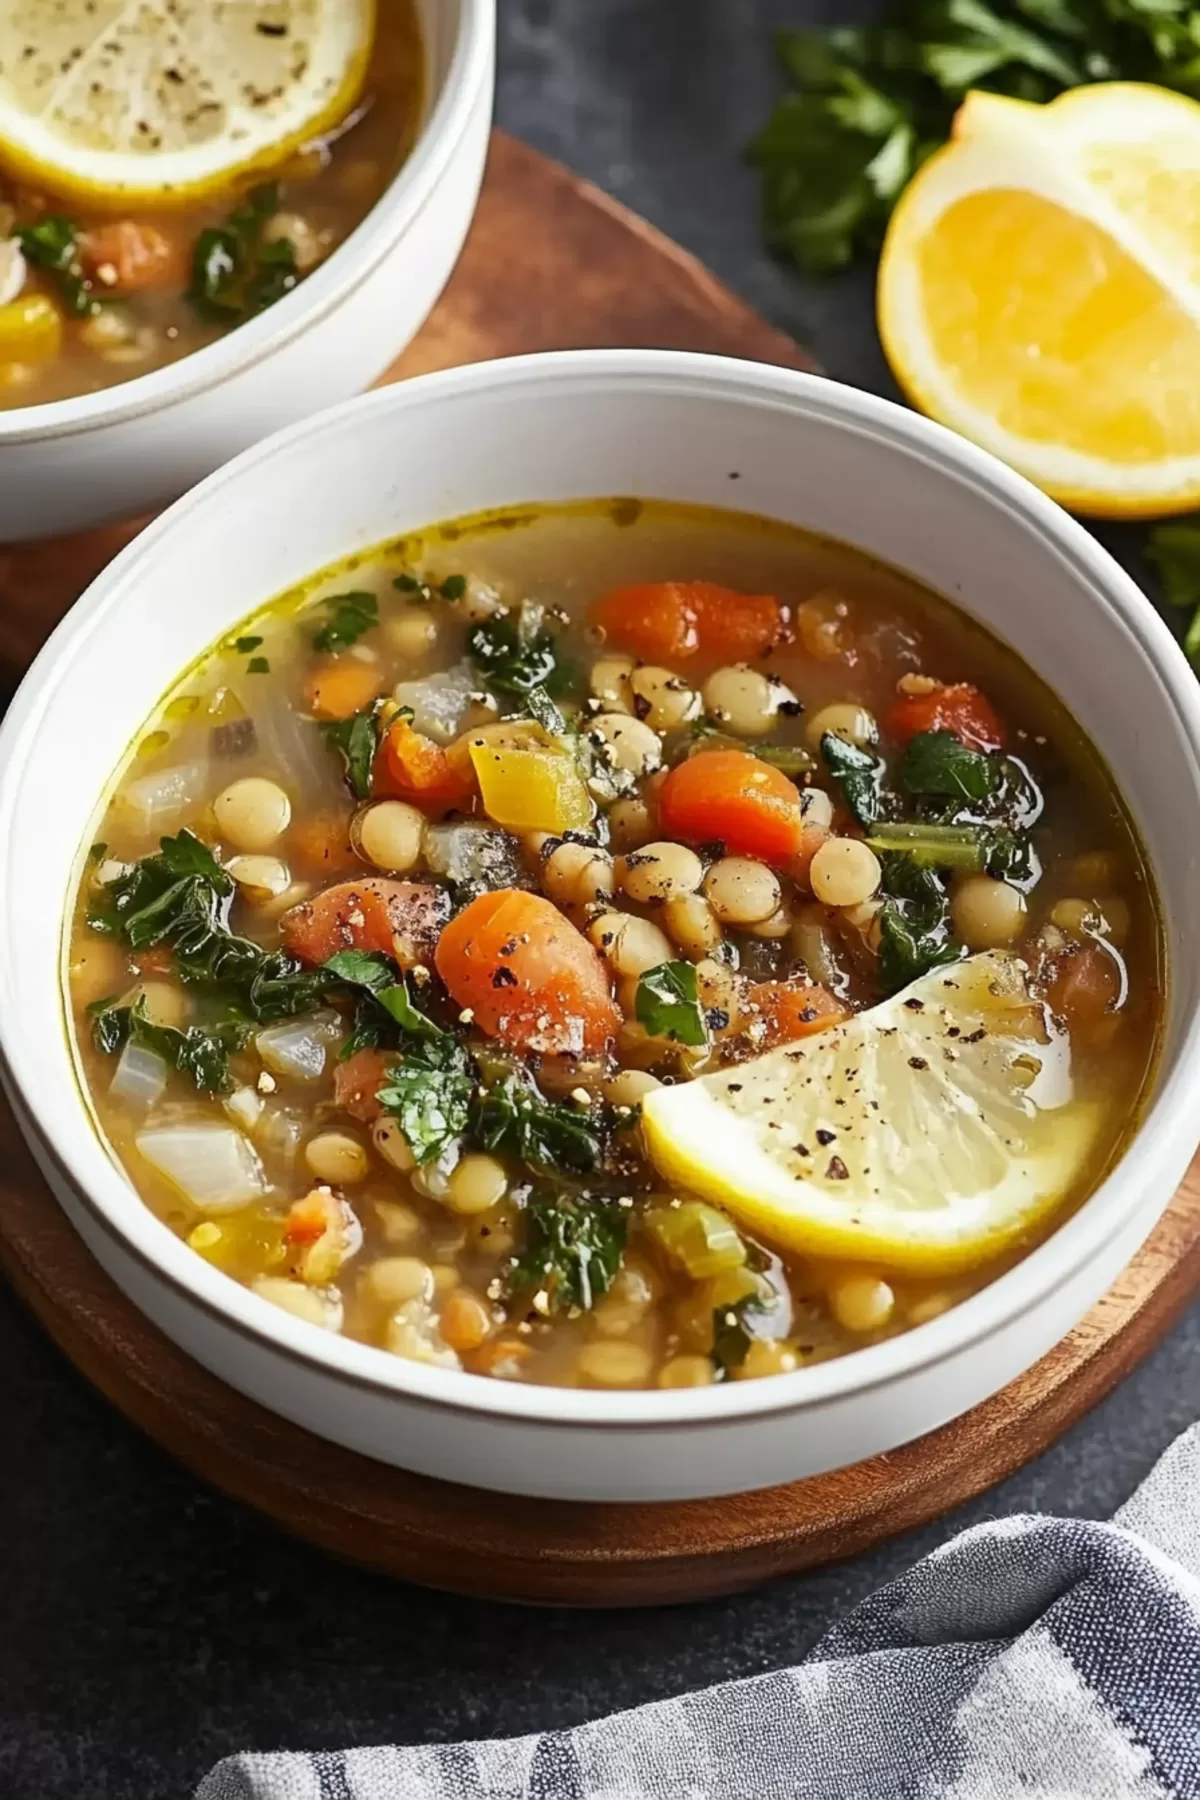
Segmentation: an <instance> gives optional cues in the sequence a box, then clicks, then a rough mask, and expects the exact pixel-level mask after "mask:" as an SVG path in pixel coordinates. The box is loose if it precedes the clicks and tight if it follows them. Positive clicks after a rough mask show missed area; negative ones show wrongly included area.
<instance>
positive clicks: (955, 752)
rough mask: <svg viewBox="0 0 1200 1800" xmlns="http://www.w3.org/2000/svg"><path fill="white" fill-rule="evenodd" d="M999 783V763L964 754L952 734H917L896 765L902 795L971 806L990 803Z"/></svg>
mask: <svg viewBox="0 0 1200 1800" xmlns="http://www.w3.org/2000/svg"><path fill="white" fill-rule="evenodd" d="M1002 780H1003V768H1002V765H1001V763H1000V761H999V760H997V759H996V758H994V757H991V756H985V755H984V753H983V752H982V751H980V750H968V749H967V747H966V745H965V744H964V743H963V742H962V741H961V739H959V738H957V737H956V736H955V735H954V733H953V732H952V731H919V732H918V733H917V734H916V736H915V737H914V738H913V739H912V740H911V742H910V743H909V746H908V749H907V750H906V751H905V753H904V760H903V762H902V763H901V764H900V784H901V786H902V787H903V789H904V791H905V792H906V793H908V794H913V795H918V796H920V795H933V796H936V797H938V798H942V799H947V800H962V801H966V802H967V803H968V804H970V805H974V806H979V805H983V804H985V803H986V802H987V801H989V800H991V799H992V798H993V797H994V796H995V794H996V792H997V790H998V789H999V787H1000V784H1001V782H1002Z"/></svg>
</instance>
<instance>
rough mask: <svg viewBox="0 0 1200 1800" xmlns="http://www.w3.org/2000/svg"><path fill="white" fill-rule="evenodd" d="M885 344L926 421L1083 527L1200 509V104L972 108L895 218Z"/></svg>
mask: <svg viewBox="0 0 1200 1800" xmlns="http://www.w3.org/2000/svg"><path fill="white" fill-rule="evenodd" d="M878 314H879V328H880V333H881V335H882V338H883V342H884V347H885V349H886V351H887V354H888V359H889V361H890V362H891V365H892V368H893V370H894V372H895V374H896V378H897V380H898V381H899V382H900V383H901V385H902V387H903V388H904V389H905V391H906V392H907V394H908V396H909V398H910V399H911V400H912V401H913V402H914V403H915V404H916V405H918V406H919V407H920V408H921V409H922V410H923V411H924V412H927V413H929V414H930V415H931V416H932V417H934V418H936V419H939V420H941V422H942V423H943V424H946V425H950V426H952V427H953V428H954V429H955V430H957V431H960V432H962V433H963V435H964V436H966V437H969V438H972V439H974V440H975V442H976V443H979V444H982V445H984V447H985V448H986V449H988V450H991V451H993V452H994V453H995V454H996V455H997V456H1000V457H1002V458H1003V459H1004V461H1005V462H1007V463H1009V464H1011V465H1012V466H1013V467H1014V468H1016V469H1019V470H1020V471H1021V472H1022V473H1023V474H1025V475H1028V476H1029V477H1030V478H1031V479H1032V480H1034V481H1036V482H1037V483H1038V485H1039V486H1040V487H1042V488H1044V489H1045V490H1046V492H1047V493H1050V494H1053V495H1054V496H1055V497H1056V498H1057V499H1059V500H1062V501H1063V502H1064V503H1065V504H1067V505H1070V506H1073V507H1075V508H1076V509H1077V510H1078V511H1080V512H1087V513H1094V514H1101V515H1110V516H1114V517H1117V516H1137V515H1151V514H1161V513H1167V512H1176V511H1183V510H1186V509H1188V508H1190V507H1193V506H1195V505H1196V504H1197V503H1198V502H1200V104H1197V103H1196V102H1195V101H1193V100H1190V99H1187V98H1185V97H1183V96H1182V95H1179V94H1173V93H1169V92H1167V91H1166V90H1165V89H1162V88H1156V87H1151V86H1148V85H1144V84H1140V83H1136V82H1111V83H1103V84H1098V85H1096V86H1093V87H1081V88H1075V89H1073V90H1071V91H1070V92H1068V93H1065V94H1062V95H1060V96H1059V98H1058V99H1056V100H1054V101H1052V102H1051V103H1050V104H1049V105H1047V106H1034V105H1031V104H1029V103H1028V102H1025V101H1020V100H1010V99H1006V98H1003V97H1001V96H999V95H995V94H983V93H973V94H970V95H968V96H967V99H966V101H965V102H964V104H963V106H962V108H961V110H960V112H959V115H958V118H957V119H956V121H955V126H954V135H953V138H952V140H951V142H950V143H949V144H947V145H946V146H945V148H944V149H942V150H940V151H939V152H938V153H937V155H935V156H934V157H932V158H931V159H930V161H929V162H928V163H926V164H925V166H924V167H923V168H922V169H921V170H920V171H919V173H918V174H917V176H916V177H915V179H914V180H913V181H912V183H911V184H910V185H909V187H908V189H907V190H906V192H905V194H904V195H903V197H902V199H901V201H900V204H899V206H898V207H897V208H896V211H895V213H894V214H893V216H892V221H891V226H890V229H889V232H888V236H887V241H886V244H885V247H884V252H883V259H882V262H881V265H880V271H879V286H878Z"/></svg>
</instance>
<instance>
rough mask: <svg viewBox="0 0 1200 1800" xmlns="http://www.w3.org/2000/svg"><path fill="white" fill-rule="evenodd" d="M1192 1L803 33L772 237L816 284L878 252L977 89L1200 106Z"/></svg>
mask: <svg viewBox="0 0 1200 1800" xmlns="http://www.w3.org/2000/svg"><path fill="white" fill-rule="evenodd" d="M1198 45H1200V6H1196V5H1192V4H1190V3H1189V0H1005V3H1003V4H1002V3H1001V0H891V4H890V5H889V6H888V8H887V11H886V13H885V16H884V18H883V21H882V22H881V23H880V24H877V25H869V26H863V27H839V28H837V29H835V30H821V31H789V32H785V33H783V34H782V35H781V37H780V39H779V46H778V47H779V57H780V61H781V63H782V65H783V70H784V73H785V76H786V78H787V80H788V83H789V91H788V92H787V93H786V94H785V96H784V98H783V99H782V100H781V101H780V102H779V105H778V106H777V108H776V110H775V112H774V114H773V115H772V117H771V118H770V120H769V121H768V123H767V124H766V126H765V127H764V129H763V130H762V131H761V132H760V133H759V135H758V137H757V138H756V139H755V141H754V143H753V144H752V146H751V149H750V155H751V158H752V160H753V161H754V162H755V163H756V165H757V166H758V169H759V171H760V174H761V177H762V202H763V219H764V226H765V230H766V234H767V237H768V239H769V241H770V242H771V244H772V245H773V246H774V247H775V248H776V249H778V250H779V251H780V252H781V253H782V254H784V255H786V256H789V257H791V258H792V259H794V261H796V262H797V263H798V264H799V265H800V266H801V267H802V268H803V269H806V270H808V271H809V272H810V273H816V274H827V273H829V272H831V271H833V270H836V269H840V268H843V267H845V266H846V265H847V264H848V263H850V262H851V261H852V260H853V259H854V257H855V256H856V255H858V254H861V253H864V252H865V253H868V254H869V253H871V252H873V251H874V250H877V249H878V247H879V245H880V243H881V242H882V238H883V232H884V228H885V226H886V224H887V220H888V216H889V214H890V212H891V210H892V207H893V206H894V204H895V202H896V200H897V199H898V198H899V196H900V194H901V192H902V190H903V189H904V187H905V186H906V184H907V183H908V181H909V179H910V178H911V176H912V175H913V174H914V173H915V171H916V170H917V169H918V168H919V167H920V165H921V163H922V162H924V160H925V159H926V157H927V156H929V155H930V153H931V152H932V151H933V150H935V149H936V148H937V147H938V145H940V144H942V143H944V142H945V140H946V137H947V135H948V133H949V130H950V125H951V121H952V120H953V117H954V114H955V112H956V111H957V109H958V107H959V105H960V104H961V102H962V99H963V96H964V95H965V94H966V92H967V91H968V89H970V88H987V89H989V90H991V91H992V92H995V93H1002V94H1010V95H1013V96H1015V97H1017V98H1019V99H1022V100H1034V101H1046V100H1051V99H1053V98H1054V96H1055V95H1056V94H1059V93H1061V92H1062V91H1063V90H1064V89H1066V88H1071V87H1077V86H1080V85H1081V84H1083V83H1086V82H1092V81H1113V80H1122V81H1151V82H1156V83H1157V84H1158V85H1159V86H1161V87H1168V88H1176V89H1178V90H1179V91H1180V92H1182V93H1187V94H1200V51H1198Z"/></svg>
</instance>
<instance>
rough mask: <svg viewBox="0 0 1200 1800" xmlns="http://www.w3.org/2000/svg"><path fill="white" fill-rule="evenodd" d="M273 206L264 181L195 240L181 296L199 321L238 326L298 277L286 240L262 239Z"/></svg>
mask: <svg viewBox="0 0 1200 1800" xmlns="http://www.w3.org/2000/svg"><path fill="white" fill-rule="evenodd" d="M278 207H279V189H278V187H277V185H276V184H275V183H274V182H268V183H264V184H263V185H261V186H259V187H256V188H253V189H251V191H250V193H249V194H248V195H247V197H246V200H245V201H244V202H243V204H242V205H241V206H237V207H235V208H234V209H233V211H232V212H231V213H230V214H229V215H228V217H227V218H226V219H225V221H224V223H223V224H221V225H210V226H207V227H206V228H205V229H204V230H203V231H201V232H200V233H199V235H198V236H197V238H196V242H195V245H194V246H193V249H192V279H191V285H190V287H189V288H188V296H187V297H188V299H189V300H190V301H191V303H192V305H193V306H194V307H195V308H196V310H197V312H200V313H202V314H203V315H204V317H205V318H208V319H214V320H216V321H217V322H218V323H220V324H223V325H237V324H240V323H241V322H242V321H243V320H244V319H249V318H253V316H254V315H255V314H256V313H260V312H262V311H264V309H265V308H266V307H268V306H273V305H274V304H275V302H276V301H277V300H282V298H283V296H284V295H285V294H286V293H289V292H290V291H291V289H292V288H294V287H295V285H296V283H297V281H298V280H299V279H300V274H299V270H298V269H297V267H296V252H295V250H294V249H293V247H292V245H291V244H290V243H289V241H288V239H287V238H283V237H281V238H273V239H270V240H268V239H267V238H266V237H265V236H264V232H265V230H266V227H267V223H268V221H269V220H270V218H271V217H272V215H273V214H274V213H275V212H276V211H277V210H278Z"/></svg>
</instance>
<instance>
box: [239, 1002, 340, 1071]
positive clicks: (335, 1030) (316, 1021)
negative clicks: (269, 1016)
mask: <svg viewBox="0 0 1200 1800" xmlns="http://www.w3.org/2000/svg"><path fill="white" fill-rule="evenodd" d="M340 1031H341V1020H340V1019H339V1018H338V1015H337V1014H336V1013H335V1012H320V1013H308V1014H306V1015H302V1016H301V1017H300V1018H298V1019H284V1020H283V1021H282V1023H281V1024H279V1025H269V1026H268V1027H267V1029H266V1030H265V1031H260V1032H259V1034H258V1036H257V1037H256V1038H255V1040H254V1048H255V1049H256V1050H257V1051H258V1054H259V1055H260V1056H261V1058H262V1060H263V1062H264V1063H265V1064H266V1066H267V1068H268V1069H270V1071H271V1073H272V1075H286V1076H287V1077H288V1078H289V1079H290V1080H292V1081H319V1080H320V1079H321V1077H322V1075H323V1074H324V1073H325V1063H326V1060H327V1059H328V1056H329V1047H330V1045H331V1044H334V1043H336V1042H337V1039H338V1036H339V1034H340Z"/></svg>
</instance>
